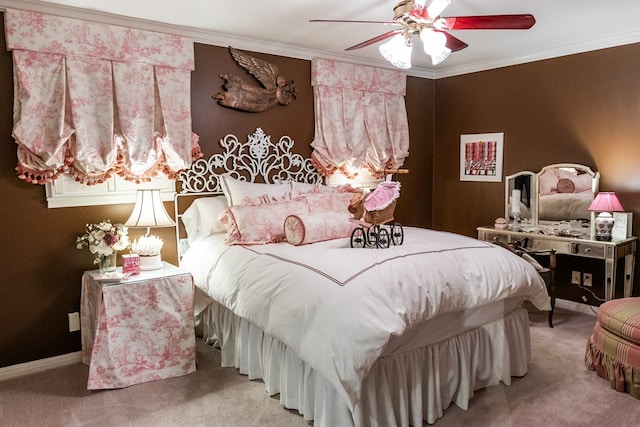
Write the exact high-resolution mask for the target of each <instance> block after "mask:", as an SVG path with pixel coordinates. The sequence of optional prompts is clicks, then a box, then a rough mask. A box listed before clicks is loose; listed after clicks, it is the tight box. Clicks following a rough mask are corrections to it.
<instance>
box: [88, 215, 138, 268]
mask: <svg viewBox="0 0 640 427" xmlns="http://www.w3.org/2000/svg"><path fill="white" fill-rule="evenodd" d="M84 230H85V233H84V234H83V235H82V236H80V237H77V238H76V247H77V248H78V249H82V248H84V247H87V248H89V251H90V252H91V253H92V254H95V255H98V256H97V257H96V259H95V260H94V264H98V263H99V262H100V259H101V258H102V257H103V256H107V255H111V254H113V253H114V252H115V251H122V250H125V249H126V248H127V247H129V236H128V231H127V227H125V226H124V225H122V224H111V221H109V220H105V221H102V222H100V223H98V224H87V225H86V226H85V229H84Z"/></svg>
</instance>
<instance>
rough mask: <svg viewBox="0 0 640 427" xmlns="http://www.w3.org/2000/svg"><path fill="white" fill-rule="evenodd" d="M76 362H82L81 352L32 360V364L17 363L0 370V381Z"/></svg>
mask: <svg viewBox="0 0 640 427" xmlns="http://www.w3.org/2000/svg"><path fill="white" fill-rule="evenodd" d="M78 362H82V352H81V351H77V352H75V353H68V354H63V355H62V356H54V357H48V358H46V359H40V360H34V361H33V362H26V363H19V364H17V365H11V366H7V367H4V368H0V381H3V380H8V379H10V378H16V377H21V376H23V375H30V374H37V373H39V372H42V371H46V370H49V369H53V368H59V367H60V366H66V365H73V364H74V363H78Z"/></svg>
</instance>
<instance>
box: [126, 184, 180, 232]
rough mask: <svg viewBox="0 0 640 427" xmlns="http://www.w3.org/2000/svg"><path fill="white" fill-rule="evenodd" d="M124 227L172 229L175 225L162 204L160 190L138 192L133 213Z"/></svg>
mask: <svg viewBox="0 0 640 427" xmlns="http://www.w3.org/2000/svg"><path fill="white" fill-rule="evenodd" d="M124 225H125V226H127V227H132V228H135V227H147V228H150V227H173V226H175V223H174V222H173V220H172V219H171V217H170V216H169V214H168V213H167V211H166V209H165V208H164V205H163V204H162V199H161V198H160V190H138V193H137V194H136V204H135V206H134V207H133V212H132V213H131V216H130V217H129V219H128V220H127V221H126V222H125V223H124Z"/></svg>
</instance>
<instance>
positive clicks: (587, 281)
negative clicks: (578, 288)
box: [582, 273, 593, 287]
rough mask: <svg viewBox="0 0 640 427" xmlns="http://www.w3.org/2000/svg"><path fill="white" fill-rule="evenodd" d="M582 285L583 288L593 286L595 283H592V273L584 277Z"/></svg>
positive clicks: (585, 274)
mask: <svg viewBox="0 0 640 427" xmlns="http://www.w3.org/2000/svg"><path fill="white" fill-rule="evenodd" d="M582 285H583V286H589V287H591V286H593V282H592V281H591V273H584V274H583V275H582Z"/></svg>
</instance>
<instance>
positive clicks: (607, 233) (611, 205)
mask: <svg viewBox="0 0 640 427" xmlns="http://www.w3.org/2000/svg"><path fill="white" fill-rule="evenodd" d="M589 210H590V211H593V212H599V214H598V216H597V217H596V220H595V225H596V240H603V241H610V240H611V229H613V222H614V221H613V215H612V214H611V212H624V208H623V207H622V205H621V204H620V200H618V197H616V193H613V192H601V193H598V195H597V196H596V198H595V199H593V202H591V205H590V206H589Z"/></svg>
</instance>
